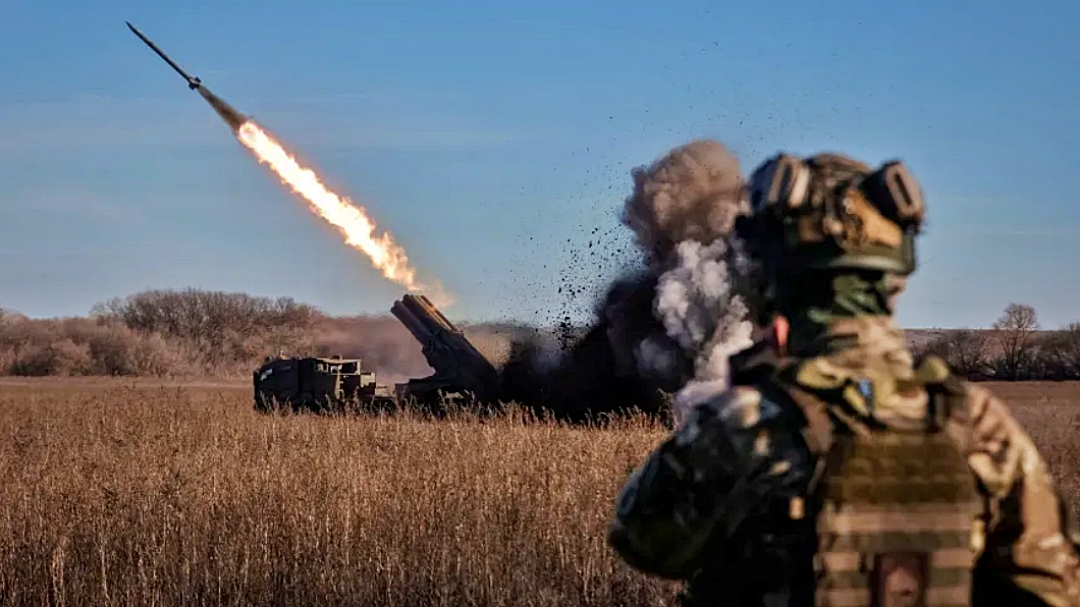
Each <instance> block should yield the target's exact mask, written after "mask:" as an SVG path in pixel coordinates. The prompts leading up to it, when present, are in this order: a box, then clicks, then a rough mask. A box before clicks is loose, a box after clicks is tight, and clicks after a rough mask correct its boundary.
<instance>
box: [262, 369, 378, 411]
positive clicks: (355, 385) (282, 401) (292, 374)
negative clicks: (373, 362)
mask: <svg viewBox="0 0 1080 607" xmlns="http://www.w3.org/2000/svg"><path fill="white" fill-rule="evenodd" d="M362 363H363V361H361V360H360V359H359V358H341V357H339V356H333V357H330V358H317V357H306V358H284V357H281V356H279V357H277V358H273V359H270V358H268V359H267V360H266V362H265V363H264V364H263V365H262V366H261V367H259V368H258V369H257V370H255V371H254V372H253V373H252V382H253V384H254V389H255V409H256V410H257V411H260V412H268V411H271V410H273V409H276V408H289V409H291V410H293V411H295V412H300V411H318V412H331V411H343V410H345V409H347V408H348V407H349V406H351V405H357V406H362V407H370V406H378V405H383V404H386V403H388V402H389V401H391V400H392V396H391V394H390V393H389V390H387V389H386V388H384V387H381V386H377V385H376V383H375V373H374V372H369V371H364V370H363V364H362Z"/></svg>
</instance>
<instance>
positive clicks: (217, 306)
mask: <svg viewBox="0 0 1080 607" xmlns="http://www.w3.org/2000/svg"><path fill="white" fill-rule="evenodd" d="M465 329H466V332H467V333H468V334H469V336H470V338H471V339H473V340H474V342H475V343H476V344H477V346H478V347H480V348H481V349H482V350H486V349H487V348H486V347H485V346H488V345H490V344H489V343H485V342H492V343H494V342H498V341H499V336H500V335H502V336H505V335H508V334H509V333H511V332H513V330H514V327H508V326H494V325H492V326H488V325H475V326H468V327H465ZM914 333H915V332H913V334H914ZM492 347H497V345H496V346H492ZM914 350H915V353H916V356H917V357H918V358H922V357H924V356H926V355H928V354H935V355H938V356H940V357H942V358H944V359H945V360H946V361H947V362H948V363H949V364H950V365H951V366H952V367H953V368H954V369H955V370H956V372H957V373H959V374H962V375H964V376H966V377H968V378H970V379H973V380H989V379H993V380H1005V381H1017V380H1037V379H1047V380H1080V323H1073V324H1071V325H1069V326H1067V327H1065V328H1064V329H1060V330H1056V331H1041V330H1040V327H1039V322H1038V318H1037V316H1036V313H1035V310H1034V309H1033V308H1032V307H1031V306H1028V305H1023V304H1015V303H1014V304H1010V305H1009V306H1008V307H1007V308H1006V309H1005V311H1004V312H1003V314H1002V315H1001V318H999V319H998V320H997V322H995V323H994V325H993V328H991V329H979V330H945V331H941V332H940V334H939V335H937V336H936V337H935V338H934V339H931V340H930V341H928V342H924V343H920V344H915V345H914ZM279 353H282V354H286V355H317V356H328V355H331V354H338V355H342V356H346V357H358V358H361V359H363V360H365V366H368V365H370V367H369V368H371V369H372V370H374V371H376V373H378V374H381V375H382V376H383V377H384V378H385V379H387V380H390V381H399V380H403V379H405V378H406V377H416V376H421V375H425V374H427V373H429V372H430V371H431V370H430V369H429V368H428V366H427V363H426V362H425V360H424V357H423V354H422V352H421V349H420V345H419V344H418V343H416V341H415V340H414V339H413V338H412V336H411V335H410V334H409V333H408V331H406V330H405V328H404V327H402V326H401V325H400V323H398V322H397V321H396V320H394V319H393V318H390V317H365V316H354V317H335V316H328V315H325V314H323V313H322V312H320V311H319V310H317V309H316V308H314V307H312V306H309V305H307V304H303V303H298V302H296V301H293V300H292V299H289V298H277V299H273V298H267V297H256V296H252V295H248V294H245V293H225V292H220V291H201V290H197V289H185V290H180V291H173V290H154V291H144V292H142V293H136V294H134V295H130V296H128V297H124V298H116V299H112V300H109V301H106V302H103V303H101V304H98V305H97V306H94V308H93V310H91V313H90V315H89V317H76V318H56V319H30V318H27V317H25V316H22V315H21V314H17V313H12V312H6V311H4V310H3V309H0V375H22V376H47V375H64V376H74V375H122V376H156V377H162V376H172V377H185V376H186V377H192V376H203V377H244V376H247V375H248V374H249V373H251V371H252V370H253V369H255V368H256V367H257V366H258V365H259V364H260V363H261V362H262V360H263V359H264V358H265V357H266V356H272V355H275V354H279Z"/></svg>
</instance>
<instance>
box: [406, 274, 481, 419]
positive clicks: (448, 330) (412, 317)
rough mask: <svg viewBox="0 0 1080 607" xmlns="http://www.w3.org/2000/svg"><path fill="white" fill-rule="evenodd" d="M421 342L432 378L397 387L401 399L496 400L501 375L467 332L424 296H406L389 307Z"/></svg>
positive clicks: (430, 402) (433, 402)
mask: <svg viewBox="0 0 1080 607" xmlns="http://www.w3.org/2000/svg"><path fill="white" fill-rule="evenodd" d="M390 313H391V314H393V315H394V316H395V317H397V319H398V320H399V321H401V324H403V325H405V328H406V329H408V330H409V332H410V333H412V335H413V337H415V338H416V340H417V341H419V342H420V345H421V347H422V348H423V352H424V358H426V359H427V362H428V365H430V366H431V368H432V369H434V370H435V373H434V374H433V375H430V376H428V377H424V378H418V379H411V380H409V381H408V382H407V383H402V384H396V385H395V387H394V392H395V395H396V396H397V397H398V398H399V399H406V400H408V399H414V400H416V401H417V402H418V403H422V404H425V405H437V404H439V403H441V402H445V401H447V400H460V401H470V400H471V401H489V400H491V399H494V398H497V390H498V372H497V371H496V369H495V366H494V365H493V364H492V363H491V361H490V360H488V358H487V357H486V356H484V354H483V353H482V352H480V351H479V350H477V349H476V346H474V345H473V344H472V342H470V341H469V339H468V338H467V337H465V333H464V332H462V331H461V330H460V329H458V328H457V327H455V326H454V324H453V323H451V322H450V321H449V320H448V319H447V318H446V317H445V316H443V313H442V312H440V311H439V309H438V308H436V307H435V305H434V304H433V303H431V301H430V300H429V299H428V298H427V297H425V296H423V295H405V296H403V297H402V298H401V299H400V300H399V301H396V302H394V305H393V306H391V308H390Z"/></svg>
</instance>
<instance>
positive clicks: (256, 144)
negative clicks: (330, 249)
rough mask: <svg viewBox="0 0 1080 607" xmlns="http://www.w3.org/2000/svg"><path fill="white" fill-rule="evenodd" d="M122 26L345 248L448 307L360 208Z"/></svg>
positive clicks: (444, 296)
mask: <svg viewBox="0 0 1080 607" xmlns="http://www.w3.org/2000/svg"><path fill="white" fill-rule="evenodd" d="M127 26H128V28H129V29H131V31H132V32H134V33H135V35H136V36H138V37H139V39H140V40H142V41H143V42H144V43H145V44H146V45H147V46H149V47H150V49H151V50H153V51H154V52H155V53H156V54H157V55H158V56H159V57H161V58H162V59H164V60H165V62H166V63H168V64H169V66H170V67H172V68H173V70H175V71H176V72H177V73H178V74H180V76H181V77H183V78H184V80H185V81H187V83H188V88H190V89H192V90H195V91H198V92H199V94H200V95H202V97H203V99H205V100H206V101H207V103H209V104H210V107H212V108H214V111H215V112H217V114H218V116H221V119H222V120H224V121H225V123H226V124H228V125H229V128H230V129H232V131H233V133H234V134H236V137H237V138H238V139H239V140H240V142H241V143H242V144H244V146H245V147H247V148H248V149H249V150H251V152H252V153H253V154H255V157H256V158H258V160H259V162H261V163H263V164H266V165H267V166H269V167H270V170H272V171H273V172H274V173H275V174H276V175H277V176H278V178H279V179H281V182H282V183H284V184H285V185H287V186H289V188H291V189H292V191H293V192H295V193H296V194H298V195H300V197H301V198H303V199H304V200H305V201H307V203H308V205H309V206H310V207H311V210H312V211H314V212H315V213H316V214H317V215H319V216H320V217H322V218H323V219H325V220H326V221H328V222H330V223H331V224H333V225H334V226H336V227H337V228H338V230H340V231H341V233H342V234H343V235H344V236H345V243H346V244H348V245H349V246H351V247H353V248H355V249H358V250H360V251H362V252H363V253H364V254H365V255H367V256H368V258H369V259H371V262H372V264H374V266H375V267H376V268H377V269H378V270H379V271H380V272H382V275H383V276H385V277H386V278H387V279H389V280H391V281H393V282H395V283H397V284H399V285H401V286H403V287H405V288H406V289H408V290H409V291H412V292H421V291H423V292H425V294H426V295H427V296H428V298H429V299H431V300H432V301H434V302H435V304H436V305H438V306H448V305H450V304H451V303H453V300H452V299H451V298H450V297H449V295H447V293H446V292H445V291H443V289H442V286H441V285H440V284H439V283H437V282H432V283H430V284H427V285H422V284H421V283H420V282H419V281H418V279H417V276H416V269H415V268H413V267H412V266H411V265H409V258H408V256H407V255H406V254H405V249H403V248H402V247H401V246H400V245H398V244H397V242H395V241H394V237H393V236H392V235H390V234H389V233H387V232H383V233H382V234H381V235H378V236H375V235H374V232H375V227H376V226H375V222H374V221H372V220H371V218H370V217H368V214H367V211H365V210H364V208H363V207H359V206H356V205H354V204H352V202H351V201H349V200H348V199H347V198H342V197H341V196H339V195H337V194H335V193H334V192H332V191H331V190H330V189H329V188H327V187H326V186H325V185H323V183H322V181H321V180H320V179H319V177H318V175H316V174H315V171H313V170H311V169H310V168H306V167H303V166H301V165H300V163H298V162H297V161H296V159H295V158H293V157H292V155H290V154H289V153H288V152H286V151H285V148H283V147H282V145H281V144H280V143H278V142H277V141H276V140H275V139H274V138H273V137H271V136H270V134H269V133H267V132H266V131H265V130H263V129H262V128H261V127H260V126H259V125H257V124H255V123H254V122H253V121H251V120H250V119H249V118H248V117H246V116H244V115H243V114H241V113H240V112H238V111H236V110H235V109H233V107H232V106H231V105H229V104H228V103H225V101H224V100H223V99H221V98H220V97H218V96H217V95H215V94H213V93H211V92H210V90H209V89H207V88H206V87H204V86H203V85H202V81H201V80H199V79H198V78H196V77H194V76H191V75H189V74H188V73H187V72H185V71H184V70H183V68H181V67H180V66H179V65H177V64H176V62H175V61H173V60H172V59H170V58H169V57H168V55H166V54H165V52H164V51H162V50H161V49H160V48H158V47H157V45H155V44H154V43H153V42H151V41H150V39H149V38H147V37H146V36H145V35H144V34H143V33H142V32H140V31H139V30H138V28H136V27H135V26H134V25H132V24H130V23H128V24H127Z"/></svg>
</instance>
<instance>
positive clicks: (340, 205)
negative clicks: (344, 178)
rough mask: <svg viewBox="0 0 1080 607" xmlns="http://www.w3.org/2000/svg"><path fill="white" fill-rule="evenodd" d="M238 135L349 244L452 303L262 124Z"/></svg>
mask: <svg viewBox="0 0 1080 607" xmlns="http://www.w3.org/2000/svg"><path fill="white" fill-rule="evenodd" d="M236 136H237V138H239V139H240V142H241V143H243V144H244V146H245V147H247V148H248V149H249V150H251V151H252V153H254V154H255V157H256V158H258V160H259V162H260V163H263V164H266V165H267V166H269V167H270V170H272V171H273V172H274V173H275V174H276V175H277V176H278V178H279V179H281V182H282V183H284V184H285V185H287V186H289V188H290V189H291V190H292V191H293V192H295V193H296V194H299V195H300V197H301V198H303V199H304V200H306V201H307V203H308V205H309V206H310V207H311V210H312V211H314V212H315V213H316V214H318V215H319V216H320V217H322V218H323V219H325V220H326V221H328V222H330V223H331V224H333V225H334V226H336V227H337V228H338V230H340V231H341V233H342V234H343V235H344V236H345V244H347V245H349V246H350V247H353V248H355V249H359V250H360V251H362V252H363V253H364V254H365V255H367V256H368V258H370V259H371V263H372V264H373V265H374V266H375V267H376V268H377V269H378V270H379V271H380V272H382V275H383V276H385V277H386V278H387V279H389V280H391V281H393V282H395V283H397V284H399V285H401V286H403V287H405V288H406V289H408V290H409V291H412V292H420V291H428V293H427V295H428V297H429V298H431V299H432V301H433V302H435V304H436V305H438V306H447V305H449V304H450V303H452V299H451V298H450V297H449V296H448V295H447V294H446V293H445V292H444V291H443V289H442V287H441V285H439V284H438V283H434V284H431V285H422V284H420V282H419V281H418V279H417V276H416V269H415V268H413V267H412V266H411V265H410V264H409V257H408V255H407V254H406V253H405V249H403V248H402V247H401V246H400V245H399V244H397V242H395V240H394V237H393V236H392V235H391V234H390V233H388V232H383V233H382V234H381V235H378V236H376V235H375V234H374V232H375V227H376V226H375V222H374V221H372V219H371V218H370V217H368V215H367V211H366V210H365V209H364V208H363V207H360V206H357V205H354V204H353V203H352V202H351V201H350V200H349V199H347V198H343V197H341V196H338V195H337V194H335V193H334V192H332V191H331V190H330V189H329V188H327V187H326V186H325V185H324V184H323V183H322V181H321V180H320V179H319V176H318V175H316V174H315V171H313V170H311V169H309V168H306V167H304V166H301V165H300V163H299V162H297V161H296V159H295V158H293V157H292V155H290V154H289V153H288V152H286V151H285V148H283V147H282V146H281V144H280V143H278V142H277V141H276V140H274V138H273V137H271V136H270V134H269V133H267V132H266V131H264V130H263V129H262V128H261V127H259V125H257V124H255V123H254V122H252V121H250V120H248V121H247V122H245V123H244V124H242V125H241V126H240V128H239V129H238V130H237V131H236Z"/></svg>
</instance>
